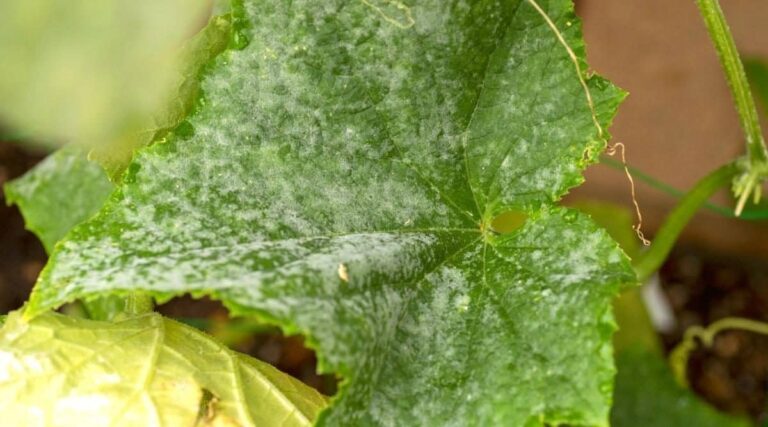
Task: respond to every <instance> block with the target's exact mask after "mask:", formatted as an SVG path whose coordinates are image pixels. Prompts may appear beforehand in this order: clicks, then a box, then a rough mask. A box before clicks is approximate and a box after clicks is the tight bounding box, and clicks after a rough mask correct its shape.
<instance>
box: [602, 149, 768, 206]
mask: <svg viewBox="0 0 768 427" xmlns="http://www.w3.org/2000/svg"><path fill="white" fill-rule="evenodd" d="M600 164H604V165H606V166H608V167H611V168H613V169H616V170H618V171H624V164H623V163H621V162H620V161H617V160H614V159H612V158H610V157H608V156H603V157H601V158H600ZM627 169H629V173H631V174H632V177H634V178H636V179H637V180H638V181H642V182H644V183H646V184H648V185H649V186H650V187H653V188H655V189H656V190H659V191H661V192H663V193H666V194H668V195H670V196H672V197H674V198H676V199H682V198H683V197H684V196H685V194H686V192H685V191H683V190H680V189H678V188H675V187H673V186H671V185H669V184H667V183H666V182H663V181H661V180H658V179H656V178H654V177H653V176H651V175H649V174H647V173H645V172H643V171H642V170H640V169H638V168H636V167H634V166H630V165H627ZM702 207H704V208H705V209H708V210H710V211H712V212H715V213H717V214H719V215H722V216H724V217H726V218H738V219H742V220H747V221H764V220H767V219H768V209H764V208H757V209H750V210H745V211H744V212H742V213H741V215H739V216H736V215H734V213H733V208H731V207H727V206H725V205H719V204H716V203H712V202H704V204H703V205H702Z"/></svg>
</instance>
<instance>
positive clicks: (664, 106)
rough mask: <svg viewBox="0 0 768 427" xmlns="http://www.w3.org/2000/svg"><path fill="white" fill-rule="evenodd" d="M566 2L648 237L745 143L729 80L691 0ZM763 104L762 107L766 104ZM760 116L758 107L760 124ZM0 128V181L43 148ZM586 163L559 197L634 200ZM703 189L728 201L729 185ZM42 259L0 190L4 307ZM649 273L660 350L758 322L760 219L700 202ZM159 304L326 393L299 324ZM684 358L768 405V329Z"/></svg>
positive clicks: (752, 35)
mask: <svg viewBox="0 0 768 427" xmlns="http://www.w3.org/2000/svg"><path fill="white" fill-rule="evenodd" d="M721 3H722V6H723V8H724V10H725V13H726V16H727V18H728V20H729V22H730V24H731V28H732V31H733V33H734V37H735V39H736V43H737V45H738V47H739V49H740V51H741V52H742V54H743V56H745V57H748V58H751V59H752V60H753V61H756V62H755V63H759V62H760V61H764V62H765V63H767V64H768V2H767V1H765V0H722V2H721ZM577 12H578V13H579V15H580V16H581V17H582V18H583V19H584V32H585V38H586V41H587V46H588V56H589V63H590V65H591V67H592V68H593V69H594V70H595V71H596V72H598V73H599V74H601V75H603V76H605V77H607V78H609V79H610V80H612V81H613V82H615V83H616V84H617V85H619V86H620V87H622V88H623V89H625V90H626V91H628V92H629V93H630V96H629V98H628V99H627V101H626V102H625V103H624V105H623V106H622V108H621V109H620V112H619V115H618V117H617V119H616V121H615V124H614V126H613V128H612V129H611V133H612V134H613V137H614V141H620V142H622V143H624V144H625V145H626V148H627V153H626V154H627V162H628V163H629V165H631V166H632V167H634V168H637V171H635V172H634V173H633V175H634V177H635V183H636V185H637V200H638V202H639V204H640V207H641V209H642V214H643V218H644V224H643V227H644V231H645V233H646V235H647V236H648V237H650V238H652V237H653V234H654V230H655V229H656V228H658V226H659V225H660V223H661V221H662V220H663V218H664V216H665V215H666V213H668V212H669V210H670V209H671V208H672V207H673V206H674V204H675V203H676V201H677V200H678V198H677V197H676V196H675V195H674V191H673V189H679V190H686V189H688V188H690V187H691V186H693V185H694V184H695V182H696V181H697V180H698V179H700V178H701V177H703V176H704V175H706V174H707V173H708V172H710V171H711V170H713V169H715V168H717V167H718V166H720V165H722V164H724V163H726V162H727V161H729V160H731V159H733V158H735V157H736V156H738V155H739V154H740V153H743V152H744V144H743V140H742V132H741V129H740V128H739V124H738V121H737V116H736V113H735V110H734V107H733V104H732V102H731V98H730V94H729V92H728V88H727V86H726V83H725V80H724V76H723V73H722V71H721V69H720V65H719V62H718V60H717V57H716V55H715V51H714V48H713V47H712V45H711V42H710V40H709V38H708V36H707V33H706V31H705V28H704V26H703V24H702V22H701V19H700V17H699V14H698V11H697V9H696V6H695V4H694V2H693V1H692V0H685V1H669V0H622V1H605V0H578V1H577ZM758 104H760V100H758ZM760 107H761V109H762V112H763V113H765V110H766V109H765V108H764V107H765V105H760ZM766 117H768V116H766V115H765V114H763V120H764V121H765V122H766V124H768V120H766ZM2 134H4V135H6V136H5V137H4V138H3V139H4V140H2V141H0V184H2V183H4V182H6V181H8V180H11V179H13V178H15V177H18V176H20V175H22V174H23V173H24V172H25V171H27V170H29V169H30V168H31V167H33V166H34V165H35V164H36V163H37V162H39V161H40V160H42V159H43V158H44V157H45V155H46V154H47V153H45V152H44V151H41V150H35V149H32V148H30V147H29V146H24V145H19V144H16V143H14V142H12V141H11V140H13V139H14V137H13V135H9V134H8V133H7V132H4V133H2ZM617 160H618V159H617ZM643 174H647V175H648V176H649V177H651V178H652V179H647V178H644V177H643ZM586 177H587V181H586V184H585V185H584V186H582V187H580V188H578V189H576V190H574V191H573V192H572V194H570V195H569V196H568V198H567V199H566V202H567V203H580V202H583V201H585V200H600V201H606V202H612V203H615V204H618V205H621V206H623V207H626V208H627V209H631V207H632V205H631V198H630V188H629V182H628V180H627V178H626V177H625V175H624V172H623V170H622V169H621V168H619V167H617V165H615V164H614V165H613V166H611V165H607V164H601V165H596V166H593V167H592V168H590V169H589V170H588V171H587V174H586ZM653 180H656V181H657V182H653ZM766 193H768V192H766ZM2 197H3V196H2V195H0V198H2ZM713 202H714V203H716V204H718V205H720V206H726V207H728V206H733V201H732V200H731V198H730V196H729V195H728V193H727V192H726V191H723V192H722V193H721V194H719V195H718V196H717V197H716V198H714V199H713ZM753 209H754V210H753V212H757V214H755V215H753V217H755V218H760V214H759V212H764V211H765V209H768V205H763V206H758V207H756V208H753ZM761 209H763V211H761ZM763 217H765V216H764V215H763ZM45 259H46V256H45V251H44V250H43V247H42V246H41V244H40V243H39V241H38V239H37V238H36V237H35V236H34V235H33V234H31V233H30V232H28V231H26V230H25V229H24V223H23V220H22V218H21V216H20V214H19V212H18V210H17V209H16V208H15V207H7V206H6V203H5V201H4V200H0V310H1V311H2V312H7V311H9V310H13V309H16V308H18V307H20V306H21V304H22V303H23V302H24V301H25V300H26V298H27V296H28V293H29V290H30V288H31V286H32V284H33V283H34V280H35V279H36V277H37V275H38V273H39V271H40V269H41V268H42V266H43V265H44V263H45ZM653 280H654V283H656V284H657V285H655V286H657V287H658V288H657V290H658V291H660V292H657V295H656V297H655V299H653V300H652V305H654V306H655V308H653V310H652V311H654V313H655V314H654V316H652V317H653V318H654V319H655V324H656V326H657V329H658V330H659V333H660V335H661V337H662V342H663V345H664V348H665V349H666V350H667V351H669V350H670V349H671V348H672V347H673V346H674V345H675V344H677V343H678V342H679V341H680V339H681V337H682V334H683V332H684V331H685V330H686V329H687V328H688V327H690V326H691V325H707V324H710V323H712V322H713V321H715V320H718V319H721V318H724V317H728V316H740V317H747V318H751V319H755V320H762V321H766V322H768V220H765V219H752V220H743V219H734V218H732V217H731V216H730V215H729V214H728V212H727V210H726V211H725V212H722V211H721V212H718V211H717V210H716V209H714V208H713V209H704V210H702V211H701V212H699V214H698V215H697V216H696V218H695V219H694V220H693V221H692V222H691V223H690V224H689V226H688V228H687V229H686V231H685V232H684V234H683V236H682V237H681V239H680V241H679V242H678V245H677V247H676V248H675V250H674V251H673V253H672V255H671V257H670V258H669V260H668V261H667V263H666V265H665V266H664V267H663V269H662V270H661V272H660V274H659V275H658V277H656V278H654V279H653ZM161 310H162V311H163V312H164V313H166V314H168V315H171V316H174V317H178V318H182V319H187V321H188V322H189V323H193V324H196V325H198V326H200V327H201V328H205V329H208V330H209V331H213V332H214V334H215V335H217V336H218V337H219V338H220V339H222V340H223V341H225V342H226V343H227V344H230V345H232V346H233V347H235V348H237V349H239V350H241V351H244V352H247V353H250V354H253V355H255V356H257V357H259V358H261V359H262V360H265V361H267V362H269V363H272V364H275V365H276V366H277V367H278V368H280V369H282V370H283V371H286V372H288V373H290V374H292V375H294V376H296V377H298V378H300V379H302V380H304V381H305V382H307V383H309V384H311V385H313V386H315V387H318V388H319V389H321V390H322V391H324V392H325V393H327V394H332V393H333V392H334V388H335V379H334V378H332V377H329V376H318V375H316V374H315V373H314V364H315V359H314V355H313V353H312V352H311V351H310V350H307V349H306V348H305V347H304V346H303V343H302V340H301V339H300V338H298V337H287V338H286V337H282V336H281V335H280V334H279V333H278V332H277V331H276V330H274V329H272V328H265V327H262V326H259V325H255V324H250V323H249V322H248V321H245V320H242V321H237V322H235V323H227V321H226V310H224V309H223V308H221V307H220V306H219V305H217V304H215V303H212V302H210V301H206V300H202V301H193V300H191V299H180V300H175V301H172V302H171V303H169V304H167V305H166V306H164V307H162V308H161ZM688 369H689V378H690V380H691V386H692V388H693V389H694V390H695V391H696V392H697V393H698V394H699V395H700V396H702V397H703V398H704V399H706V400H707V401H709V402H710V403H711V404H713V405H714V406H715V407H717V408H719V409H722V410H724V411H727V412H731V413H735V414H745V415H749V416H750V417H752V418H753V419H754V420H758V421H760V422H765V420H766V419H768V407H767V406H766V401H767V400H766V390H767V388H768V337H765V336H759V335H755V334H751V333H747V332H741V331H728V332H724V333H722V334H720V335H718V338H717V339H716V341H715V345H714V346H713V347H712V348H711V349H699V350H697V351H696V352H695V353H694V354H693V355H692V357H691V360H690V363H689V367H688Z"/></svg>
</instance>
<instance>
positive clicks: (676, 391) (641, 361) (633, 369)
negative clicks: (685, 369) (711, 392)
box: [611, 348, 751, 427]
mask: <svg viewBox="0 0 768 427" xmlns="http://www.w3.org/2000/svg"><path fill="white" fill-rule="evenodd" d="M616 364H617V365H618V375H617V376H616V391H615V393H616V399H615V402H614V406H613V410H612V411H611V425H612V426H615V427H649V426H696V427H710V426H711V427H737V426H739V427H747V426H750V425H751V423H750V422H749V421H747V420H745V419H741V418H736V417H732V416H728V415H725V414H722V413H720V412H718V411H717V410H716V409H714V408H712V407H711V406H709V405H707V404H706V403H705V402H702V401H701V400H700V399H699V398H697V397H696V396H695V395H694V394H693V393H692V392H691V391H690V390H686V389H684V388H682V387H680V386H678V385H677V383H675V380H674V377H673V376H672V371H671V370H670V369H669V367H668V366H667V365H666V363H665V361H664V359H662V358H660V357H659V356H658V355H657V354H656V353H654V352H652V351H648V350H645V349H641V348H634V349H627V350H626V351H622V352H621V353H620V354H619V355H618V356H617V360H616Z"/></svg>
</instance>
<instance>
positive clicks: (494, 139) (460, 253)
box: [25, 0, 634, 425]
mask: <svg viewBox="0 0 768 427" xmlns="http://www.w3.org/2000/svg"><path fill="white" fill-rule="evenodd" d="M541 3H542V4H543V7H541V6H539V4H538V3H536V2H534V1H533V0H508V1H499V0H496V1H472V2H465V3H461V4H454V3H451V2H443V1H436V0H435V1H425V2H420V3H419V4H414V3H411V2H409V3H408V4H405V3H400V2H393V1H360V2H357V1H355V2H347V1H340V0H339V1H328V2H310V1H294V2H291V3H290V4H285V3H284V2H279V1H276V0H275V1H266V2H246V3H245V9H244V20H245V21H246V23H247V25H246V26H245V28H244V32H245V37H246V38H247V39H249V40H250V44H249V45H248V46H246V47H244V48H243V49H242V50H238V51H229V52H226V53H224V54H222V55H221V56H219V57H218V58H217V59H216V60H215V65H214V66H213V67H212V69H211V70H210V71H209V72H208V73H207V75H206V77H205V78H204V80H203V81H202V90H203V92H204V93H205V98H204V105H203V106H202V107H201V108H200V109H199V110H198V111H196V112H195V113H194V114H193V115H192V116H190V117H189V118H188V119H187V122H188V124H189V125H190V126H191V129H192V130H193V131H192V132H184V133H182V134H178V135H171V136H170V137H169V138H168V139H167V141H166V142H164V143H162V144H155V145H152V146H151V147H148V148H146V149H143V150H140V151H139V152H138V154H137V156H136V158H135V160H134V162H133V163H132V164H131V165H130V166H129V168H128V171H127V172H126V175H125V176H124V180H123V184H122V185H121V186H120V187H119V188H118V189H117V191H116V192H115V193H114V194H113V196H112V197H111V198H110V200H109V201H108V202H107V204H106V205H105V207H104V208H103V209H102V211H101V212H100V213H99V214H97V216H96V217H94V218H93V219H91V220H89V221H87V222H86V223H84V224H82V225H80V226H78V227H76V228H75V229H74V230H73V231H72V232H71V233H70V234H69V235H68V236H67V237H66V238H65V239H64V240H63V241H62V242H61V244H59V245H58V246H57V248H56V250H55V251H54V253H53V255H52V257H51V260H50V262H49V264H48V266H47V267H46V269H45V270H44V272H43V274H42V276H41V278H40V280H39V282H38V284H37V286H36V288H35V291H34V292H33V295H32V297H31V300H30V302H29V304H28V306H27V309H26V312H25V316H26V317H28V318H34V317H35V316H38V315H40V314H41V313H43V312H45V311H47V310H49V309H51V308H54V307H56V306H59V305H61V304H63V303H65V302H67V301H71V300H73V299H78V298H93V297H96V296H98V295H104V294H109V293H113V292H136V291H141V292H148V293H151V294H153V295H155V296H156V297H157V298H158V299H161V300H163V299H167V298H170V297H173V296H176V295H180V294H185V293H191V294H193V295H210V296H212V297H214V298H218V299H220V300H222V301H223V302H224V303H225V304H226V305H227V306H228V307H229V308H230V309H231V310H232V311H233V312H235V314H243V315H256V316H258V317H260V318H262V319H264V320H267V321H269V322H272V323H274V324H276V325H279V326H281V327H282V328H283V329H284V330H285V331H287V332H288V333H301V334H303V335H305V336H306V337H307V340H308V341H307V342H308V343H309V344H310V345H311V346H313V347H314V348H315V349H316V350H317V352H318V357H319V369H320V370H321V371H323V372H336V373H338V374H339V375H341V376H342V377H343V378H344V381H343V383H342V385H341V392H340V394H339V396H338V397H337V398H336V399H335V400H334V405H332V407H331V409H329V410H328V411H325V412H324V413H323V414H321V416H320V420H319V422H320V424H323V425H337V424H385V425H392V424H426V425H445V424H473V423H474V424H486V425H487V424H504V425H541V424H544V423H549V424H558V423H569V424H576V425H605V424H606V423H607V419H608V410H609V403H610V400H611V389H612V386H611V384H612V378H613V373H614V368H613V364H612V357H611V343H610V338H611V334H612V332H613V330H614V323H613V320H612V314H611V308H610V307H611V300H612V298H613V296H614V295H615V294H616V293H617V292H618V289H619V288H620V286H621V285H622V284H623V283H627V282H631V281H632V280H633V279H634V276H633V273H632V270H631V268H630V266H629V263H628V260H627V259H626V257H625V256H624V255H623V254H622V253H621V251H620V250H619V249H618V248H617V246H616V244H615V243H614V242H613V241H612V240H611V239H610V238H609V237H608V235H607V234H606V233H605V232H604V231H602V230H600V229H599V228H598V227H597V226H595V225H594V224H593V223H592V222H591V221H590V220H589V219H588V218H587V217H586V216H585V215H582V214H579V213H578V212H575V211H571V210H568V209H564V208H560V207H558V206H557V205H556V203H557V201H558V200H559V199H560V197H562V195H563V194H564V193H565V192H567V190H568V189H569V188H571V187H573V186H575V185H578V184H579V183H581V182H582V180H583V178H582V176H581V171H582V170H583V169H584V168H585V167H586V166H587V165H588V164H589V163H591V162H592V161H594V160H595V159H596V157H597V155H598V154H599V152H600V151H601V150H602V149H603V148H604V146H605V143H606V141H605V138H606V137H607V135H606V134H605V133H604V131H603V129H605V128H607V127H608V125H609V124H610V119H611V118H612V117H613V115H614V113H615V110H616V108H617V106H618V104H619V102H620V101H621V99H622V98H623V93H622V92H620V91H619V90H618V89H616V88H615V87H614V86H612V85H611V84H610V83H608V82H606V81H605V80H603V79H601V78H600V77H597V76H589V75H587V74H586V73H585V71H584V70H586V64H584V62H583V58H584V46H583V42H582V40H581V33H580V25H579V23H578V20H577V18H576V17H575V15H574V14H573V10H572V9H573V7H572V4H571V2H570V1H566V0H553V1H549V2H546V3H545V2H541ZM539 8H540V9H539ZM574 60H575V61H576V62H574ZM577 65H578V66H577ZM585 87H586V88H588V89H589V91H588V92H586V91H585ZM501 214H505V215H508V216H510V215H511V217H514V218H516V219H517V220H516V221H514V224H515V226H514V227H511V228H508V229H506V230H505V231H508V233H506V234H499V233H497V232H496V231H495V230H494V229H493V226H492V224H493V219H494V218H496V217H497V216H499V215H501Z"/></svg>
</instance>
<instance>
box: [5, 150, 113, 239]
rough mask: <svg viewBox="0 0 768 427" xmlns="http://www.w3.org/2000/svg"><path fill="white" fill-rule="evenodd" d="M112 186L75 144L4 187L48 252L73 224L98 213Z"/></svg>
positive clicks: (6, 196)
mask: <svg viewBox="0 0 768 427" xmlns="http://www.w3.org/2000/svg"><path fill="white" fill-rule="evenodd" d="M113 189H114V187H113V185H112V184H111V183H110V182H109V180H108V179H107V176H106V174H105V173H104V170H103V169H102V168H101V167H99V165H97V164H95V163H93V162H90V161H88V159H86V155H85V152H84V151H83V150H82V149H80V148H79V147H75V146H70V147H65V148H62V149H60V150H59V151H57V152H56V153H54V154H52V155H50V156H48V158H46V159H45V160H43V161H42V162H41V163H40V164H38V165H37V166H35V167H34V168H33V169H32V170H31V171H29V172H28V173H26V174H25V175H24V176H23V177H21V178H18V179H16V180H13V181H11V182H9V183H7V184H5V186H4V190H5V199H6V202H7V203H8V204H9V205H11V204H16V205H18V207H19V210H21V212H22V214H23V215H24V221H25V223H26V226H27V229H29V230H30V231H32V232H33V233H35V235H37V237H38V238H40V241H41V242H42V243H43V246H44V247H45V251H46V252H48V253H50V252H51V251H52V250H53V246H54V245H55V244H56V242H58V241H59V240H60V239H61V238H62V237H64V235H65V234H67V232H69V230H71V229H72V227H74V226H75V225H77V224H79V223H81V222H83V221H85V220H86V219H88V218H89V217H91V216H93V215H94V214H95V213H96V212H98V211H99V209H100V208H101V206H102V205H104V202H105V201H106V200H107V197H108V196H109V194H110V193H111V192H112V190H113Z"/></svg>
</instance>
